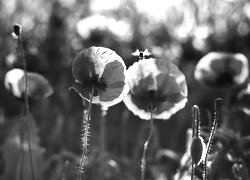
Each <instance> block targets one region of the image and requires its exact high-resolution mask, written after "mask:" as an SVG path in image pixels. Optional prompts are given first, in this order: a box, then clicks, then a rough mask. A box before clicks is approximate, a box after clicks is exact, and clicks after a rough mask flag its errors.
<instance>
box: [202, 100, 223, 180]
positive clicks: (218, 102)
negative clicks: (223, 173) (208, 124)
mask: <svg viewBox="0 0 250 180" xmlns="http://www.w3.org/2000/svg"><path fill="white" fill-rule="evenodd" d="M221 105H222V99H221V98H217V99H216V100H215V105H214V121H213V125H212V129H211V131H210V135H209V138H208V142H207V145H206V151H205V159H204V174H203V180H207V158H208V154H209V151H210V148H211V143H212V140H213V138H214V134H215V131H216V128H217V124H218V121H219V118H220V110H221V109H220V108H221Z"/></svg>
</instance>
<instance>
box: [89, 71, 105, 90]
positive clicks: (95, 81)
mask: <svg viewBox="0 0 250 180" xmlns="http://www.w3.org/2000/svg"><path fill="white" fill-rule="evenodd" d="M90 84H91V85H92V86H93V87H94V88H95V92H94V95H98V91H103V90H105V89H106V88H107V84H106V83H105V82H104V80H103V79H99V78H98V77H97V76H96V75H95V76H92V77H91V78H90Z"/></svg>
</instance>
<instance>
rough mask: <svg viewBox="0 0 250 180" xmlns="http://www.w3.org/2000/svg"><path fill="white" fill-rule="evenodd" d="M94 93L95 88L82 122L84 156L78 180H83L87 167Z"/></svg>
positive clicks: (82, 156)
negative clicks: (85, 167)
mask: <svg viewBox="0 0 250 180" xmlns="http://www.w3.org/2000/svg"><path fill="white" fill-rule="evenodd" d="M94 91H95V87H92V89H91V93H90V98H89V107H88V111H87V117H86V116H85V113H84V117H83V122H82V125H83V127H82V131H83V132H82V137H81V143H82V154H81V158H80V166H79V172H78V178H77V179H78V180H81V178H82V173H83V172H84V166H85V165H86V160H87V152H88V141H89V136H90V119H91V110H92V101H93V96H94ZM83 101H84V100H83ZM85 117H86V118H85Z"/></svg>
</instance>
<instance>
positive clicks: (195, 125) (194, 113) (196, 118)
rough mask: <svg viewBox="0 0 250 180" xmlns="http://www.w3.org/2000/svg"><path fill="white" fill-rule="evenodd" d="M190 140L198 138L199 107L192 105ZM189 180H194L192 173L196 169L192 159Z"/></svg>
mask: <svg viewBox="0 0 250 180" xmlns="http://www.w3.org/2000/svg"><path fill="white" fill-rule="evenodd" d="M192 119H193V120H192V138H198V137H199V134H200V110H199V107H198V106H196V105H194V106H193V108H192ZM191 164H192V166H191V180H193V179H194V171H195V168H196V165H195V163H194V162H193V159H191Z"/></svg>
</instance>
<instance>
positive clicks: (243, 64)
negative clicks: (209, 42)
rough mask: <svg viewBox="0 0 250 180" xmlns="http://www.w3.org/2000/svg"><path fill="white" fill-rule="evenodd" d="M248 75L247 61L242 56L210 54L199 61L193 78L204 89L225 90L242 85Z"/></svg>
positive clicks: (238, 54)
mask: <svg viewBox="0 0 250 180" xmlns="http://www.w3.org/2000/svg"><path fill="white" fill-rule="evenodd" d="M248 74H249V69H248V60H247V58H246V57H245V56H244V55H243V54H240V53H237V54H232V53H223V52H211V53H208V54H207V55H205V56H204V57H202V58H201V59H200V61H199V62H198V64H197V65H196V69H195V73H194V77H195V79H196V80H197V81H198V82H200V83H201V84H203V85H204V86H206V87H209V88H217V89H227V88H233V87H237V86H239V85H241V84H243V83H244V82H245V81H246V80H247V78H248Z"/></svg>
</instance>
